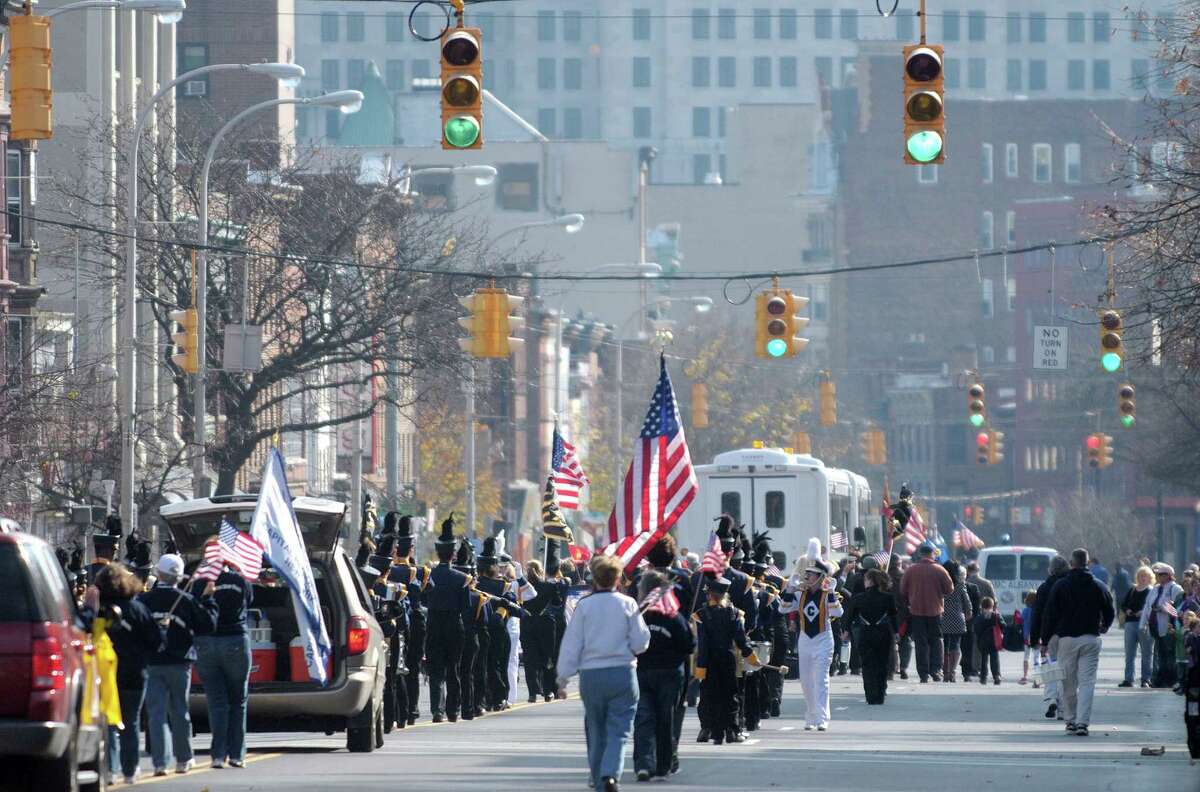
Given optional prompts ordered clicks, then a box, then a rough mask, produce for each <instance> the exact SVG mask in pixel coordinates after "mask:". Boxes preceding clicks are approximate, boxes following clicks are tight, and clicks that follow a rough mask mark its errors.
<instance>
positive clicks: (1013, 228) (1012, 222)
mask: <svg viewBox="0 0 1200 792" xmlns="http://www.w3.org/2000/svg"><path fill="white" fill-rule="evenodd" d="M1004 239H1005V244H1007V245H1009V246H1010V247H1011V246H1012V245H1015V244H1017V213H1016V212H1014V211H1013V210H1012V209H1009V210H1008V211H1007V212H1005V213H1004ZM1009 284H1011V285H1010V286H1009V290H1010V291H1011V292H1012V293H1013V294H1014V295H1015V294H1016V292H1017V282H1016V281H1014V280H1010V281H1009ZM1008 310H1010V311H1011V310H1012V303H1011V301H1010V302H1009V307H1008Z"/></svg>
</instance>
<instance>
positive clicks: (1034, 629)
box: [1029, 556, 1067, 720]
mask: <svg viewBox="0 0 1200 792" xmlns="http://www.w3.org/2000/svg"><path fill="white" fill-rule="evenodd" d="M1066 574H1067V559H1065V558H1063V557H1062V556H1055V557H1054V558H1053V559H1051V561H1050V574H1049V576H1048V577H1047V578H1046V579H1045V580H1044V581H1043V582H1042V585H1040V586H1038V590H1037V599H1036V600H1035V602H1034V604H1033V615H1032V616H1031V617H1030V626H1029V637H1030V640H1031V641H1033V642H1034V643H1035V644H1038V645H1040V646H1041V651H1042V657H1043V658H1049V659H1050V661H1051V662H1053V661H1056V660H1057V659H1058V636H1057V635H1055V634H1054V632H1053V630H1051V632H1049V633H1047V637H1046V638H1045V639H1043V638H1042V625H1043V624H1044V623H1045V612H1046V603H1047V602H1049V601H1050V592H1051V590H1053V588H1054V586H1055V584H1056V583H1058V581H1060V580H1062V579H1063V577H1064V576H1065V575H1066ZM1043 662H1044V661H1043ZM1061 687H1062V686H1061V685H1059V683H1058V682H1056V681H1050V682H1047V683H1046V687H1045V688H1044V689H1043V690H1044V692H1043V693H1042V703H1043V704H1045V705H1046V717H1047V718H1054V717H1057V718H1058V719H1059V720H1062V719H1063V716H1062V715H1061V714H1060V713H1059V709H1060V706H1061V701H1060V699H1061V696H1059V690H1060V688H1061Z"/></svg>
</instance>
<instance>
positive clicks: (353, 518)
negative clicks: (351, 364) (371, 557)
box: [349, 360, 363, 539]
mask: <svg viewBox="0 0 1200 792" xmlns="http://www.w3.org/2000/svg"><path fill="white" fill-rule="evenodd" d="M356 368H357V370H358V383H357V384H356V385H355V387H354V412H356V413H357V412H361V411H362V408H363V381H362V376H363V363H362V361H361V360H360V361H359V362H358V364H357V365H356ZM351 453H353V454H354V458H353V459H351V460H350V534H349V536H350V538H351V539H353V538H354V537H355V536H357V535H358V531H356V529H358V530H361V529H362V499H363V486H362V485H363V481H362V477H363V419H361V418H360V419H358V420H357V421H355V422H354V448H353V450H352V451H351Z"/></svg>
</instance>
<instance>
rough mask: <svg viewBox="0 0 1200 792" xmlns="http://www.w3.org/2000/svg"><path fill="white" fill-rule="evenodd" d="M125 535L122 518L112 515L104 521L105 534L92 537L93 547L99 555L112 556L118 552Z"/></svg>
mask: <svg viewBox="0 0 1200 792" xmlns="http://www.w3.org/2000/svg"><path fill="white" fill-rule="evenodd" d="M123 533H124V531H123V530H122V527H121V518H120V517H118V516H117V515H115V514H110V515H108V517H107V518H106V519H105V520H104V532H103V533H96V534H95V535H93V536H92V546H93V547H94V548H96V553H97V554H101V553H104V554H106V555H112V554H113V553H115V552H116V549H117V543H118V542H120V541H121V536H122V534H123Z"/></svg>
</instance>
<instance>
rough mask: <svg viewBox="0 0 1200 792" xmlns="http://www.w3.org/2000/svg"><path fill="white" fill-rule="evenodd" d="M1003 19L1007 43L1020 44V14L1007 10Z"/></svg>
mask: <svg viewBox="0 0 1200 792" xmlns="http://www.w3.org/2000/svg"><path fill="white" fill-rule="evenodd" d="M1004 20H1005V31H1006V32H1007V34H1008V36H1007V38H1008V43H1009V44H1020V43H1021V15H1020V14H1017V13H1014V12H1012V11H1010V12H1008V16H1006V17H1005V18H1004Z"/></svg>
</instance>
